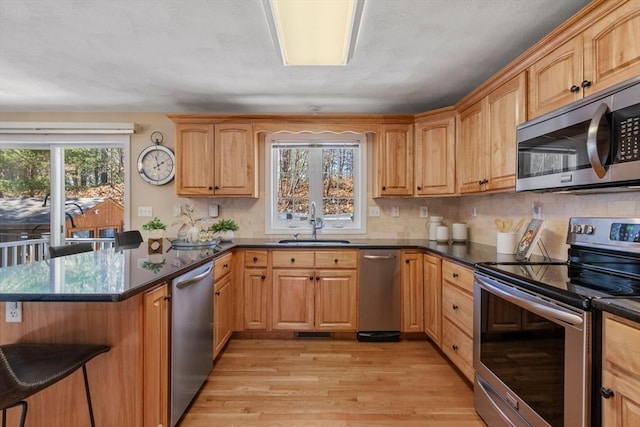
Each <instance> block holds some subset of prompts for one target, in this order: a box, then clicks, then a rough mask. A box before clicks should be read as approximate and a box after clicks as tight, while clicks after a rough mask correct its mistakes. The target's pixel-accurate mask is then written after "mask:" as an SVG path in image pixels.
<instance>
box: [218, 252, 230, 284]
mask: <svg viewBox="0 0 640 427" xmlns="http://www.w3.org/2000/svg"><path fill="white" fill-rule="evenodd" d="M231 257H232V254H226V255H223V256H221V257H220V258H217V259H216V260H215V261H214V263H213V280H218V279H220V278H221V277H224V276H226V275H227V274H229V272H230V271H231Z"/></svg>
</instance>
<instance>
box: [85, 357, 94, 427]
mask: <svg viewBox="0 0 640 427" xmlns="http://www.w3.org/2000/svg"><path fill="white" fill-rule="evenodd" d="M82 375H84V390H85V391H86V392H87V405H88V407H89V418H90V419H91V427H96V422H95V420H94V419H93V407H92V406H91V393H89V379H88V378H87V367H86V365H82Z"/></svg>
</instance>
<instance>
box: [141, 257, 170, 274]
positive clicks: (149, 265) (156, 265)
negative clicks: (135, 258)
mask: <svg viewBox="0 0 640 427" xmlns="http://www.w3.org/2000/svg"><path fill="white" fill-rule="evenodd" d="M166 263H167V260H166V259H163V260H162V262H151V261H144V262H143V263H142V268H144V269H146V270H150V271H153V272H154V273H158V272H159V271H160V270H162V267H164V265H165V264H166Z"/></svg>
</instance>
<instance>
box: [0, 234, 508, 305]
mask: <svg viewBox="0 0 640 427" xmlns="http://www.w3.org/2000/svg"><path fill="white" fill-rule="evenodd" d="M303 247H304V248H307V247H308V248H310V249H313V250H321V249H329V250H330V249H338V248H342V249H346V248H355V249H363V248H371V249H386V248H390V249H391V248H393V249H400V248H402V249H427V250H429V251H431V252H434V253H436V254H439V255H442V256H443V257H446V258H450V259H452V260H454V261H457V262H460V263H463V264H465V265H468V266H470V267H473V266H474V265H475V264H477V263H480V262H498V261H501V262H505V261H514V260H515V259H514V256H513V255H501V254H497V253H496V248H495V247H494V246H488V245H483V244H479V243H471V242H469V243H466V244H459V243H455V244H440V243H436V242H431V241H428V240H412V239H408V240H393V239H388V240H381V239H372V240H364V239H361V240H352V241H351V243H349V244H340V243H337V244H328V245H327V244H322V245H320V246H318V245H315V244H310V245H304V244H295V245H282V244H278V243H277V240H274V239H236V240H234V242H232V243H231V242H230V243H222V244H221V245H220V246H219V247H217V248H215V249H214V248H212V247H202V248H197V249H175V248H171V246H170V244H169V243H168V242H165V245H164V250H163V252H162V253H159V254H158V253H149V249H148V247H147V244H146V243H142V244H141V245H140V246H139V247H138V248H136V249H125V250H122V251H116V250H115V249H113V248H111V249H104V250H98V251H95V252H87V253H81V254H76V255H69V256H66V257H61V258H55V259H47V260H43V261H37V262H32V263H28V264H23V265H18V266H13V267H4V268H0V301H122V300H124V299H127V298H129V297H131V296H133V295H136V294H138V293H140V292H144V291H145V290H147V289H150V288H151V287H153V286H155V285H157V284H159V283H163V282H167V281H171V280H172V279H173V278H174V277H176V276H179V275H181V274H183V273H185V272H187V271H188V270H190V269H192V268H194V267H197V266H199V265H201V264H204V263H205V262H207V261H210V260H212V259H215V257H217V256H219V255H221V254H223V253H225V252H227V251H229V250H231V249H233V248H260V249H276V248H279V249H290V250H300V248H303Z"/></svg>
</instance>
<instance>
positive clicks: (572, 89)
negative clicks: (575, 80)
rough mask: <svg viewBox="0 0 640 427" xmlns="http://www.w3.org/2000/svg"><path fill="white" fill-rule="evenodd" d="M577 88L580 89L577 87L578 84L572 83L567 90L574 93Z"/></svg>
mask: <svg viewBox="0 0 640 427" xmlns="http://www.w3.org/2000/svg"><path fill="white" fill-rule="evenodd" d="M579 90H580V88H579V87H578V86H576V85H573V86H571V87H570V88H569V91H570V92H571V93H576V92H578V91H579Z"/></svg>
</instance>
